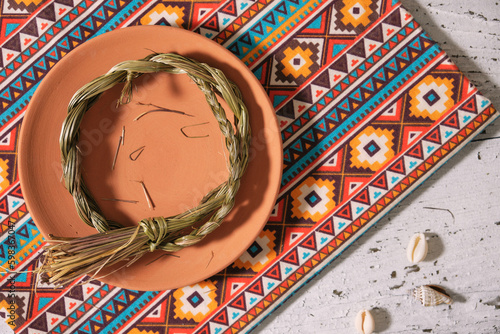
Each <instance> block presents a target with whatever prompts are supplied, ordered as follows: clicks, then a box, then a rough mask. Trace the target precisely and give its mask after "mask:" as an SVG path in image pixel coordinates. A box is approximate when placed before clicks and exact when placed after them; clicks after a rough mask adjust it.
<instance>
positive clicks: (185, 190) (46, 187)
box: [19, 26, 282, 290]
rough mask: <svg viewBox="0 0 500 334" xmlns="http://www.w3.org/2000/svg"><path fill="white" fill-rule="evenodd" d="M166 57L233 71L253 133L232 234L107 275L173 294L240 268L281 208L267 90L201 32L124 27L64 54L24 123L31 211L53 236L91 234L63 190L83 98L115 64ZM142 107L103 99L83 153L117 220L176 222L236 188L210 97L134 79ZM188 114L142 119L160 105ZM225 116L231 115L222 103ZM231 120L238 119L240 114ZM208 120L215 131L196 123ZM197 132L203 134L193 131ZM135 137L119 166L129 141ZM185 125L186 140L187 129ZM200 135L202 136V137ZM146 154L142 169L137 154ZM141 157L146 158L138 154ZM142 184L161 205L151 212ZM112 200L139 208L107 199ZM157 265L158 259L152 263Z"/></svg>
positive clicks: (177, 79) (86, 127) (84, 134)
mask: <svg viewBox="0 0 500 334" xmlns="http://www.w3.org/2000/svg"><path fill="white" fill-rule="evenodd" d="M151 50H154V51H155V52H161V53H164V52H175V53H178V54H181V55H184V56H187V57H191V58H194V59H197V60H199V61H201V62H205V63H207V64H209V65H211V66H213V67H217V68H219V69H221V70H222V71H224V73H225V74H226V75H227V77H228V78H229V79H230V80H232V81H234V82H235V83H236V84H237V85H238V86H239V87H240V89H241V91H242V92H243V96H244V102H245V103H246V105H247V107H248V110H249V115H250V125H251V128H252V146H251V149H250V158H251V159H250V163H249V167H248V170H247V172H246V173H245V175H244V177H243V179H242V182H241V187H240V190H239V192H238V194H237V196H236V203H235V207H234V209H233V210H232V212H231V213H230V215H229V216H228V217H227V218H226V219H225V221H224V223H223V224H222V226H221V227H219V228H218V229H217V230H216V231H215V232H213V233H211V234H210V235H209V236H208V237H206V238H205V239H204V240H203V241H202V242H201V243H199V244H197V245H195V246H192V247H188V248H186V249H184V250H182V251H179V252H177V253H176V254H175V255H176V256H178V257H173V256H161V257H160V255H162V254H164V253H163V252H159V251H155V252H154V253H150V254H148V255H147V256H145V257H144V258H143V259H141V260H140V261H138V262H137V263H135V264H134V265H132V266H131V267H128V268H123V269H121V270H120V271H118V272H116V273H114V274H112V275H110V276H107V277H105V278H102V279H101V280H102V281H104V282H106V283H109V284H112V285H116V286H120V287H123V288H128V289H135V290H165V289H172V288H177V287H182V286H186V285H190V284H194V283H196V282H199V281H201V280H203V279H205V278H208V277H210V276H212V275H214V274H216V273H218V272H219V271H221V270H223V269H224V268H225V267H227V266H229V265H230V264H231V263H232V262H234V261H235V260H236V259H237V258H238V257H239V256H240V255H241V254H242V253H243V252H244V251H245V250H246V249H247V248H248V247H249V246H250V245H251V244H252V242H253V241H254V240H255V238H256V237H257V236H258V234H259V233H260V231H261V230H262V228H263V226H264V225H265V223H266V222H267V219H268V216H269V214H270V213H271V210H272V208H273V206H274V204H275V200H276V196H277V192H278V188H279V183H280V179H281V167H282V147H281V139H280V132H279V128H278V125H277V121H276V117H275V113H274V109H273V107H272V105H271V103H270V101H269V99H268V97H267V94H266V93H265V91H264V90H263V88H262V86H261V84H260V83H259V82H258V81H257V79H256V78H255V77H254V76H253V74H252V73H251V72H250V70H248V68H247V67H246V66H245V65H244V64H243V63H242V62H241V61H240V60H239V59H238V58H236V57H235V56H234V55H232V54H231V53H230V52H229V51H227V50H226V49H225V48H223V47H221V46H220V45H218V44H216V43H215V42H212V41H210V40H208V39H206V38H204V37H202V36H200V35H197V34H194V33H191V32H189V31H185V30H182V29H176V28H167V27H160V26H150V27H131V28H125V29H120V30H117V31H114V32H111V33H107V34H104V35H102V36H99V37H97V38H94V39H92V40H90V41H88V42H86V43H84V44H83V45H81V46H79V47H78V48H77V49H75V50H74V51H73V52H71V53H69V54H68V55H67V56H65V57H64V58H63V59H62V60H61V61H60V62H59V63H58V64H57V65H56V66H55V67H54V68H53V69H52V70H51V71H50V72H49V74H48V75H47V77H46V78H45V79H44V80H43V82H42V83H41V84H40V86H39V87H38V89H37V91H36V93H35V95H34V96H33V99H32V100H31V103H30V105H29V108H28V111H27V113H26V118H25V120H24V122H23V127H22V134H21V142H20V153H19V154H20V159H19V160H20V162H19V173H20V178H21V185H22V190H23V194H24V196H25V199H26V203H27V204H28V208H29V210H30V213H31V215H32V217H33V219H34V221H35V223H36V224H37V226H38V227H39V229H40V231H41V232H42V234H43V235H44V236H45V237H46V238H47V235H48V234H53V235H56V236H65V237H81V236H85V235H89V234H92V233H96V231H95V230H94V229H93V228H91V227H89V226H87V225H85V224H84V223H83V222H82V221H81V220H80V219H79V217H78V216H77V213H76V209H75V206H74V203H73V199H72V197H71V196H70V195H69V193H68V191H67V190H66V189H65V188H64V186H63V184H62V183H61V175H62V170H61V162H60V151H59V135H60V130H61V125H62V122H63V120H64V118H65V117H66V112H67V105H68V102H69V101H70V99H71V97H72V96H73V94H74V93H75V92H76V91H77V90H78V89H79V88H80V87H81V86H83V85H84V84H85V83H87V82H89V81H91V80H92V79H94V78H95V77H97V76H99V75H102V74H104V73H106V72H107V71H108V70H109V69H110V68H111V67H112V66H113V65H115V64H117V63H119V62H121V61H125V60H131V59H140V58H143V57H144V56H146V55H148V54H150V53H151ZM134 85H135V87H134V98H133V101H132V102H131V103H130V104H128V105H124V106H121V107H119V108H116V107H115V104H116V100H117V98H118V96H119V93H120V89H121V87H115V88H113V89H111V90H109V91H107V92H106V93H104V94H103V95H102V97H101V99H100V100H99V101H98V103H97V104H96V105H95V106H93V107H92V108H91V109H90V110H89V111H88V112H87V114H86V115H85V117H84V120H83V123H82V126H81V127H80V130H81V133H80V142H79V147H80V149H81V150H82V153H83V156H84V158H83V163H82V170H83V175H84V179H85V182H86V184H87V185H88V187H89V188H90V190H91V192H92V194H93V195H94V197H95V198H96V199H97V200H98V202H99V205H100V207H101V208H102V210H103V212H104V214H105V216H106V218H108V219H111V220H115V221H117V222H120V223H122V224H124V225H134V224H137V222H138V221H139V220H141V219H143V218H146V217H151V216H159V215H162V216H169V215H172V214H176V213H179V212H184V211H186V210H187V209H189V208H190V207H193V206H194V205H196V204H197V203H198V201H199V200H200V199H201V198H202V197H203V195H205V194H206V193H207V192H208V191H209V190H210V189H212V188H214V187H215V186H217V185H218V184H220V183H221V182H223V181H224V180H226V178H227V175H228V171H227V167H226V160H227V159H226V157H227V152H226V149H225V145H224V140H223V136H222V135H221V133H220V130H219V128H218V126H217V122H216V121H215V118H214V116H213V114H212V113H211V110H210V108H209V107H208V105H207V103H206V101H205V97H204V95H203V94H202V93H201V92H200V90H199V89H198V87H197V86H196V85H195V84H194V83H193V82H192V81H191V80H190V79H189V78H188V77H187V76H186V75H172V74H153V75H144V76H142V77H140V78H138V79H136V80H135V81H134ZM148 104H154V105H155V106H160V107H164V108H169V109H174V110H179V111H183V112H185V113H188V114H190V115H192V117H189V116H185V115H179V114H172V113H149V114H147V115H145V116H144V117H142V118H140V119H139V120H137V121H134V118H136V116H137V115H139V114H141V113H143V112H145V111H148V110H152V109H157V107H154V106H151V105H148ZM223 106H224V107H225V109H226V110H229V109H228V108H227V106H225V104H224V103H223ZM228 114H229V117H231V115H230V113H228ZM205 122H208V124H203V125H197V124H200V123H205ZM192 125H195V126H192ZM123 126H125V140H124V145H123V146H122V147H121V149H120V152H119V154H118V159H117V161H116V167H115V169H114V170H111V165H112V161H113V157H114V155H115V151H116V147H117V143H118V139H119V137H120V135H121V132H122V127H123ZM185 126H190V127H187V128H184V132H185V133H186V135H187V136H188V137H189V138H188V137H186V136H185V135H184V134H182V132H181V131H180V129H181V128H182V127H185ZM195 137H201V138H195ZM141 146H145V148H144V151H143V152H142V154H141V155H140V156H139V158H138V159H137V160H136V161H132V160H131V159H130V154H131V153H132V152H133V151H135V150H136V149H138V148H139V147H141ZM133 157H135V156H133ZM136 181H143V182H144V184H145V185H146V187H147V189H148V191H149V193H150V195H151V197H152V199H153V201H154V204H155V209H154V210H151V209H150V208H149V207H148V204H147V201H146V198H145V196H144V194H143V192H142V189H141V186H140V184H139V183H137V182H136ZM102 198H115V199H125V200H134V201H138V203H135V204H132V203H124V202H111V201H104V200H102ZM153 260H155V261H154V262H152V261H153Z"/></svg>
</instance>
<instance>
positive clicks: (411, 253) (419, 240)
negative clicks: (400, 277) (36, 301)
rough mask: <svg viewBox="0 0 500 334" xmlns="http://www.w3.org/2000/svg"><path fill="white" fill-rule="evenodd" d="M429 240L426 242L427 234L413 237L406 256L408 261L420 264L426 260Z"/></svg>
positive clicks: (418, 234)
mask: <svg viewBox="0 0 500 334" xmlns="http://www.w3.org/2000/svg"><path fill="white" fill-rule="evenodd" d="M427 250H428V245H427V240H425V234H423V233H417V234H415V235H413V236H412V237H411V239H410V242H409V243H408V247H407V248H406V256H407V257H408V261H410V262H411V263H419V262H421V261H423V260H424V259H425V257H426V256H427Z"/></svg>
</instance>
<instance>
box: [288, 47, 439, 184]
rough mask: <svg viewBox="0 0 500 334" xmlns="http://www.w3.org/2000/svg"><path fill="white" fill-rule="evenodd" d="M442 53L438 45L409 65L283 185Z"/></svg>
mask: <svg viewBox="0 0 500 334" xmlns="http://www.w3.org/2000/svg"><path fill="white" fill-rule="evenodd" d="M439 52H440V48H439V46H438V45H437V44H435V45H433V46H432V47H430V48H429V50H427V51H426V52H425V53H423V54H422V55H421V56H420V58H419V59H418V61H415V62H414V63H413V64H411V65H409V66H408V67H407V68H406V69H405V70H404V71H402V72H401V73H400V74H399V75H398V76H396V77H394V79H393V80H392V81H391V84H390V85H387V86H386V87H385V88H384V89H383V90H382V91H380V92H379V93H378V94H377V95H374V96H373V97H372V98H371V99H370V100H369V101H368V102H367V103H366V104H365V105H363V107H362V108H360V109H359V110H358V111H357V112H356V113H354V114H352V115H351V116H350V117H349V118H348V119H347V120H345V121H344V122H343V123H342V124H339V126H338V127H337V128H335V130H334V131H332V132H331V133H330V134H329V135H328V136H326V137H325V138H324V139H323V140H321V142H320V143H319V144H318V145H316V146H315V147H314V148H312V149H311V150H310V151H309V152H308V153H307V154H306V155H305V156H303V157H302V158H301V159H299V160H298V161H297V162H295V164H294V165H293V166H292V168H290V169H289V170H287V171H286V172H285V173H283V178H282V181H281V183H282V184H281V185H282V186H283V185H285V184H286V183H288V182H289V181H290V180H292V179H293V177H294V176H295V175H297V174H298V173H299V172H300V170H301V169H302V167H301V166H307V165H309V163H310V162H311V161H312V160H314V159H315V158H316V157H317V156H318V155H319V154H321V152H324V151H325V150H326V149H327V148H328V147H329V146H331V145H332V144H333V143H334V141H335V140H338V139H339V138H340V137H341V136H342V134H343V133H345V132H346V131H347V130H348V129H349V127H352V125H353V124H355V123H356V119H359V118H360V117H361V116H362V115H365V114H367V113H368V112H370V111H371V110H373V108H375V106H377V105H378V103H379V101H382V100H383V99H384V98H386V97H387V96H388V95H390V94H389V91H390V92H393V91H394V90H396V89H397V88H398V87H400V86H401V85H402V84H403V82H405V81H406V80H407V78H408V77H411V73H415V72H414V71H418V70H419V69H420V68H422V66H424V65H425V64H426V63H427V62H428V61H429V59H430V58H431V57H434V56H435V55H436V54H438V53H439Z"/></svg>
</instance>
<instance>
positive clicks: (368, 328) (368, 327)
mask: <svg viewBox="0 0 500 334" xmlns="http://www.w3.org/2000/svg"><path fill="white" fill-rule="evenodd" d="M354 325H355V326H356V329H357V330H358V332H359V333H361V334H371V333H373V331H374V330H375V320H373V316H372V314H371V313H370V311H368V310H361V311H359V312H358V314H357V315H356V320H355V322H354Z"/></svg>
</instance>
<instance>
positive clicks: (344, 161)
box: [0, 0, 498, 334]
mask: <svg viewBox="0 0 500 334" xmlns="http://www.w3.org/2000/svg"><path fill="white" fill-rule="evenodd" d="M1 10H2V11H1V13H0V28H1V30H0V31H1V34H0V265H1V266H2V268H0V275H1V276H0V277H1V278H0V317H2V319H0V321H4V322H5V323H7V324H8V325H9V326H10V327H11V328H12V329H13V330H14V331H15V332H16V333H23V334H30V333H49V332H51V333H79V334H80V333H87V334H93V333H132V334H144V333H148V334H150V333H154V334H167V333H207V334H208V333H211V334H212V333H214V334H216V333H238V332H248V331H249V330H251V329H252V328H254V327H255V326H257V325H258V323H259V322H260V321H261V320H262V319H264V318H265V317H266V316H267V315H268V314H270V313H271V312H273V310H275V309H276V308H277V307H278V306H280V305H281V304H282V303H284V302H285V300H286V299H287V298H288V297H290V296H291V295H292V294H293V293H294V292H296V291H297V289H299V288H300V287H302V286H304V285H306V283H307V282H308V281H309V279H310V278H311V277H313V276H314V275H316V274H317V273H318V272H319V271H321V270H322V269H324V268H325V267H326V266H327V265H328V264H329V263H331V262H332V261H334V259H335V258H336V257H337V256H338V254H340V252H342V251H343V250H344V249H345V248H346V247H348V246H349V245H351V244H352V243H353V242H355V240H356V239H357V238H358V237H359V236H360V235H361V234H362V233H364V232H365V231H366V230H367V229H368V228H370V227H371V226H373V225H374V224H375V223H376V222H377V221H378V220H379V219H380V218H381V217H382V216H383V215H385V214H386V213H387V212H388V211H389V210H391V209H392V208H393V207H394V206H395V205H396V204H397V203H399V202H400V201H401V200H402V199H403V198H404V197H406V196H407V195H408V194H409V193H410V192H411V191H412V190H413V189H415V188H416V187H417V186H418V185H420V184H421V183H422V182H423V181H424V180H425V179H426V178H428V177H429V176H430V175H431V174H432V173H433V172H434V171H435V170H436V169H437V168H439V167H440V166H441V165H442V164H444V163H445V162H446V161H447V160H448V159H449V158H450V157H451V156H452V155H454V154H455V153H456V152H457V151H458V150H460V149H461V148H462V147H463V146H464V145H465V144H466V143H468V142H469V141H470V140H471V139H472V138H473V137H474V136H475V135H477V134H478V133H480V132H481V131H482V130H483V129H484V128H485V127H486V126H487V125H488V124H489V123H491V122H492V121H493V120H494V119H495V118H496V117H497V116H498V114H497V112H496V111H495V109H494V108H493V106H492V105H491V103H490V101H489V100H488V99H487V98H486V97H484V96H483V95H481V94H480V93H479V92H478V90H477V89H476V88H475V87H474V86H473V85H472V84H471V82H470V81H469V80H468V79H467V78H466V77H465V76H464V75H463V73H462V72H461V71H460V70H459V69H458V68H457V67H456V66H455V64H454V63H453V62H452V60H451V59H450V58H449V57H448V56H447V55H446V54H445V53H444V52H443V51H442V50H441V49H440V47H439V46H438V45H437V44H436V43H435V42H434V41H433V40H432V39H431V38H430V37H429V36H428V35H427V34H426V32H425V31H424V30H423V29H422V27H421V26H420V25H419V24H418V22H416V21H415V20H414V18H413V16H412V15H411V14H410V13H409V12H408V11H406V10H405V9H404V8H403V7H402V6H401V4H400V3H399V2H398V1H395V0H331V1H325V0H277V1H271V0H226V1H215V0H204V1H197V0H193V1H159V0H134V1H122V0H2V7H1ZM134 25H168V26H174V27H179V28H182V29H188V30H191V31H194V32H196V33H198V34H200V35H202V36H205V37H206V38H209V39H212V40H213V41H215V42H217V43H219V44H220V45H222V46H224V47H225V48H227V49H228V50H229V51H231V52H232V53H233V54H234V55H236V56H237V57H238V58H240V59H241V60H242V61H243V62H244V63H245V64H246V65H247V66H248V67H249V68H250V69H251V71H252V72H253V73H254V75H255V76H256V78H257V79H258V80H259V82H260V83H261V84H262V86H263V87H264V89H265V91H266V92H267V94H268V96H269V98H270V99H271V102H272V103H273V106H274V108H275V110H276V115H277V118H278V122H279V127H280V129H281V137H282V141H283V177H282V180H281V187H280V190H279V195H278V199H277V201H276V203H275V206H274V209H273V211H272V213H271V216H270V217H269V220H268V222H267V224H266V226H265V227H264V229H263V231H262V233H261V234H260V235H259V237H258V238H257V239H256V240H255V242H254V243H253V244H252V245H251V246H250V247H249V249H248V250H246V251H245V252H244V253H243V254H242V255H241V257H240V258H239V259H237V260H236V261H235V262H234V263H233V264H231V265H230V266H228V267H227V268H225V269H224V270H222V271H221V272H219V273H217V274H216V275H214V276H212V277H210V278H209V279H207V280H205V281H203V282H199V283H197V284H194V285H191V286H187V287H182V288H179V289H176V290H172V291H147V292H144V291H133V290H126V289H121V288H119V287H115V286H111V285H108V284H104V283H102V282H99V281H96V280H90V281H89V278H88V277H82V278H79V279H77V280H75V281H74V282H73V283H71V284H69V285H68V286H65V287H64V288H56V287H54V286H50V285H46V284H42V283H39V282H37V280H36V277H35V276H34V275H33V274H32V273H31V272H30V270H32V269H34V268H36V266H37V264H38V261H39V256H40V253H41V248H42V247H43V245H44V244H45V242H44V240H43V237H42V236H41V234H40V231H39V230H38V229H37V227H36V225H35V223H34V222H33V220H32V219H31V216H30V213H29V210H28V209H27V207H26V205H25V203H24V199H23V194H22V191H21V188H20V184H19V182H20V181H19V177H18V173H17V152H18V139H19V133H20V127H21V126H22V122H23V117H24V114H25V111H26V107H27V105H28V103H29V101H30V99H31V97H32V96H33V92H34V91H35V90H36V88H37V87H38V85H39V83H40V82H41V81H42V80H43V79H44V77H45V76H46V74H47V73H48V72H49V71H50V70H51V68H52V67H53V66H54V65H56V64H57V63H58V61H59V60H61V58H63V57H65V56H66V55H67V54H68V53H70V52H72V51H73V50H74V49H75V48H78V46H79V45H80V44H82V43H84V42H85V41H87V40H89V39H91V38H93V37H95V36H98V35H101V34H103V33H105V32H108V31H111V30H114V29H122V28H126V27H129V26H134ZM3 268H8V269H16V270H19V271H22V272H23V273H19V274H9V273H7V272H6V271H5V269H3ZM35 291H36V293H35Z"/></svg>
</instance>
